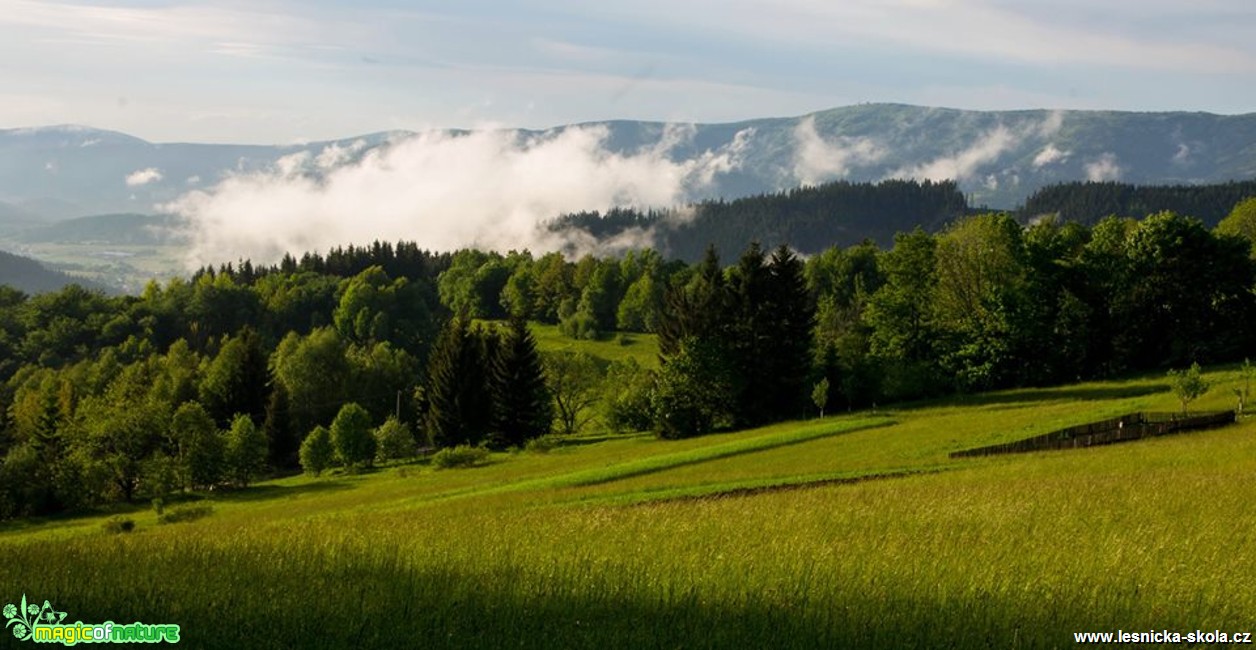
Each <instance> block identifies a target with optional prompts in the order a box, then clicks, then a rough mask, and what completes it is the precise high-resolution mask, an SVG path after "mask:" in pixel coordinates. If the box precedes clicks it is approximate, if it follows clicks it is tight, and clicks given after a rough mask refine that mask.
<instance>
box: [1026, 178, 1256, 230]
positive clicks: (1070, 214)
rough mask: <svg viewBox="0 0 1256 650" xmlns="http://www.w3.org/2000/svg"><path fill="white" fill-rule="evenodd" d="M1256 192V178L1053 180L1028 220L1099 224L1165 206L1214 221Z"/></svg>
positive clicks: (1034, 199)
mask: <svg viewBox="0 0 1256 650" xmlns="http://www.w3.org/2000/svg"><path fill="white" fill-rule="evenodd" d="M1253 196H1256V181H1242V182H1232V183H1218V184H1211V185H1131V184H1129V183H1116V182H1106V183H1093V182H1085V183H1081V182H1074V183H1061V184H1059V185H1050V186H1047V187H1044V188H1042V189H1040V190H1038V191H1037V192H1034V193H1033V194H1032V195H1030V197H1029V198H1028V199H1026V200H1025V205H1024V207H1023V208H1021V210H1020V213H1021V215H1022V216H1023V217H1024V218H1025V219H1033V218H1035V217H1038V216H1041V215H1048V214H1054V215H1057V216H1059V217H1060V218H1062V219H1065V220H1067V221H1078V222H1081V223H1086V224H1094V223H1095V222H1097V221H1099V220H1100V219H1102V218H1104V217H1107V216H1111V215H1128V216H1135V217H1144V216H1147V215H1149V214H1154V213H1156V212H1160V211H1163V210H1169V211H1172V212H1176V213H1178V214H1189V215H1191V216H1193V217H1195V218H1197V219H1199V220H1201V221H1203V222H1204V225H1206V226H1209V227H1211V226H1215V225H1217V223H1218V222H1220V221H1221V220H1222V219H1223V218H1224V217H1225V216H1226V215H1227V214H1229V213H1230V210H1231V209H1232V208H1233V207H1234V205H1235V204H1236V203H1238V202H1239V201H1242V200H1243V199H1246V198H1249V197H1253Z"/></svg>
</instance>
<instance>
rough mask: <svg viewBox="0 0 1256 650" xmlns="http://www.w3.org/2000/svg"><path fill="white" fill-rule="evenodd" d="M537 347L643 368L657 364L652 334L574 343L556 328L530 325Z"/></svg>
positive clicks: (613, 336) (656, 340)
mask: <svg viewBox="0 0 1256 650" xmlns="http://www.w3.org/2000/svg"><path fill="white" fill-rule="evenodd" d="M528 326H529V327H530V328H532V335H533V336H535V337H536V344H537V347H538V348H540V349H541V350H544V351H546V352H558V351H567V352H584V353H587V354H589V355H591V356H594V357H597V358H599V359H602V360H604V361H608V362H610V361H617V360H620V359H633V360H635V361H636V362H637V363H639V364H641V366H642V367H643V368H657V367H658V365H659V344H658V337H657V336H655V335H654V334H637V333H630V332H624V333H620V334H614V335H612V336H611V337H609V338H607V339H605V340H599V341H577V340H575V339H572V338H570V337H568V336H566V335H565V334H563V333H562V332H560V331H558V326H557V325H545V324H543V323H535V322H534V323H529V324H528Z"/></svg>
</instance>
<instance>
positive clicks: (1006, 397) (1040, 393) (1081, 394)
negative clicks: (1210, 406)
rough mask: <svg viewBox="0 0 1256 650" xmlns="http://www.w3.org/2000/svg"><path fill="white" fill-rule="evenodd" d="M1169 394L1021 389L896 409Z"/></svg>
mask: <svg viewBox="0 0 1256 650" xmlns="http://www.w3.org/2000/svg"><path fill="white" fill-rule="evenodd" d="M1168 391H1169V386H1168V384H1150V385H1146V386H1104V387H1094V388H1086V387H1080V386H1075V387H1066V388H1020V389H1015V390H1004V391H999V392H996V393H979V394H976V395H951V396H949V397H942V398H938V399H929V400H922V401H918V402H907V403H903V404H896V405H893V407H892V408H894V409H897V410H904V411H906V410H913V409H922V408H935V407H939V406H998V405H1016V404H1040V403H1044V402H1098V401H1105V400H1118V399H1130V398H1134V397H1143V396H1146V395H1155V394H1156V393H1164V392H1168Z"/></svg>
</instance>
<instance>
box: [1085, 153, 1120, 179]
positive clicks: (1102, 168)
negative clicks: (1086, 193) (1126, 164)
mask: <svg viewBox="0 0 1256 650" xmlns="http://www.w3.org/2000/svg"><path fill="white" fill-rule="evenodd" d="M1085 170H1086V179H1087V180H1091V181H1096V182H1097V181H1116V180H1120V179H1121V173H1122V171H1123V170H1122V169H1121V165H1120V164H1118V163H1117V158H1116V154H1114V153H1111V152H1107V153H1104V154H1103V155H1101V156H1099V157H1098V158H1096V159H1094V160H1091V161H1090V162H1088V163H1086V165H1085Z"/></svg>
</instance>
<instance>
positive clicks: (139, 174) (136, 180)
mask: <svg viewBox="0 0 1256 650" xmlns="http://www.w3.org/2000/svg"><path fill="white" fill-rule="evenodd" d="M159 180H161V170H160V169H157V168H156V167H149V168H147V169H138V170H136V171H133V172H131V173H130V174H129V175H127V177H126V185H127V187H139V186H141V185H148V184H149V183H153V182H156V181H159Z"/></svg>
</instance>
